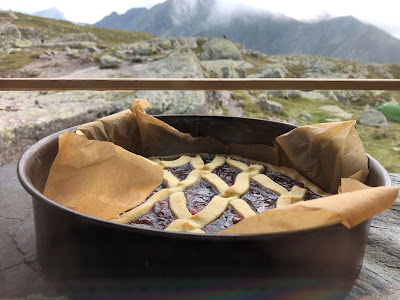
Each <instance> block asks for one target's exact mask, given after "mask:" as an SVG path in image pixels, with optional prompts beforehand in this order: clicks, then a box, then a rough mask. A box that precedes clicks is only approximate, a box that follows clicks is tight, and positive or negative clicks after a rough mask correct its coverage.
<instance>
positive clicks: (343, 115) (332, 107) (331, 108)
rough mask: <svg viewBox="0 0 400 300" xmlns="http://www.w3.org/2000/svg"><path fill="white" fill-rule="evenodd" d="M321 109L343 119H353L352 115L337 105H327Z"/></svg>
mask: <svg viewBox="0 0 400 300" xmlns="http://www.w3.org/2000/svg"><path fill="white" fill-rule="evenodd" d="M320 109H322V110H323V111H326V112H330V113H332V114H333V115H334V116H336V117H339V118H342V119H350V118H352V117H353V114H352V113H349V112H347V111H344V110H343V109H341V108H340V107H339V106H336V105H325V106H321V107H320Z"/></svg>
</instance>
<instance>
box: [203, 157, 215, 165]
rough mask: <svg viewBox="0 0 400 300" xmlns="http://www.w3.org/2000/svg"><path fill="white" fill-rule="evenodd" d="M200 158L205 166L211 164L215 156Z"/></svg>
mask: <svg viewBox="0 0 400 300" xmlns="http://www.w3.org/2000/svg"><path fill="white" fill-rule="evenodd" d="M200 157H201V159H202V160H203V161H204V164H205V165H206V164H208V163H210V162H212V161H213V160H214V158H215V156H213V155H202V156H200Z"/></svg>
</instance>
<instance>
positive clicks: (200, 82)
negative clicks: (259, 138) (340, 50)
mask: <svg viewBox="0 0 400 300" xmlns="http://www.w3.org/2000/svg"><path fill="white" fill-rule="evenodd" d="M43 90H60V91H61V90H63V91H66V90H98V91H105V90H399V91H400V79H325V78H284V79H274V78H272V79H271V78H268V79H264V78H254V79H253V78H252V79H244V78H243V79H242V78H240V79H231V78H229V79H220V78H216V79H215V78H196V79H194V78H193V79H192V78H190V79H187V78H185V79H178V78H161V79H159V78H140V79H137V78H121V79H118V78H103V79H101V78H100V79H97V78H96V79H87V78H79V79H77V78H63V79H59V78H0V91H43Z"/></svg>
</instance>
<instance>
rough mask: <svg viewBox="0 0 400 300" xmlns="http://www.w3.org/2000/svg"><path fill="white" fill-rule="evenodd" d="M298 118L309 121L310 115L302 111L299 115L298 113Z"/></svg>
mask: <svg viewBox="0 0 400 300" xmlns="http://www.w3.org/2000/svg"><path fill="white" fill-rule="evenodd" d="M299 117H300V119H302V120H304V121H311V120H312V116H311V115H310V114H309V113H308V112H305V111H303V112H302V113H301V114H300V115H299Z"/></svg>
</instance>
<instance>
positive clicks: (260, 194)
mask: <svg viewBox="0 0 400 300" xmlns="http://www.w3.org/2000/svg"><path fill="white" fill-rule="evenodd" d="M278 198H279V195H278V194H276V193H274V192H272V191H270V190H268V189H266V188H265V187H263V186H262V185H260V184H258V183H257V182H255V181H253V180H250V189H249V191H248V192H247V193H246V194H244V195H243V196H242V197H241V199H243V200H244V201H246V202H247V204H249V205H250V207H251V208H252V209H253V210H254V211H255V212H256V213H262V212H263V211H266V210H268V209H271V208H275V207H276V200H278Z"/></svg>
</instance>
